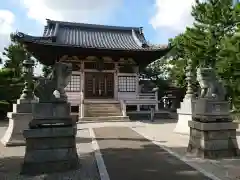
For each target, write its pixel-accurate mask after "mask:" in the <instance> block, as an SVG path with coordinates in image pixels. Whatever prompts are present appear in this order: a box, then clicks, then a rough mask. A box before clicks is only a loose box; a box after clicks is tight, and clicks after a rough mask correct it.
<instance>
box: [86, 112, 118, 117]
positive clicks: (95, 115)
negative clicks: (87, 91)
mask: <svg viewBox="0 0 240 180" xmlns="http://www.w3.org/2000/svg"><path fill="white" fill-rule="evenodd" d="M121 115H122V114H120V113H102V114H93V113H86V114H85V116H89V117H101V116H121Z"/></svg>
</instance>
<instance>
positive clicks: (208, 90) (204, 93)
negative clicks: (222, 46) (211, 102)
mask: <svg viewBox="0 0 240 180" xmlns="http://www.w3.org/2000/svg"><path fill="white" fill-rule="evenodd" d="M197 81H198V83H199V85H200V88H201V92H200V98H211V99H216V100H219V101H223V100H225V96H226V90H225V88H224V86H223V84H222V82H221V81H220V80H219V79H218V78H217V77H216V73H215V71H214V69H213V68H197Z"/></svg>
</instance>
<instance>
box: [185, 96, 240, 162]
mask: <svg viewBox="0 0 240 180" xmlns="http://www.w3.org/2000/svg"><path fill="white" fill-rule="evenodd" d="M193 106H194V111H193V120H192V121H189V122H188V124H189V127H190V138H189V144H188V148H187V152H188V153H189V154H191V155H194V156H197V157H201V158H209V159H216V158H229V157H234V156H237V155H238V151H239V149H238V144H237V139H236V129H237V128H238V124H237V123H233V122H232V119H231V116H230V111H229V104H228V102H226V101H217V100H214V99H209V98H200V99H198V100H196V101H194V104H193Z"/></svg>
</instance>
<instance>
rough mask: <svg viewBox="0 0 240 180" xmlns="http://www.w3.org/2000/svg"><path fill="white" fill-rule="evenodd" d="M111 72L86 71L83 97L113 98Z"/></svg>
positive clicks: (112, 77)
mask: <svg viewBox="0 0 240 180" xmlns="http://www.w3.org/2000/svg"><path fill="white" fill-rule="evenodd" d="M113 97H114V76H113V73H103V72H87V73H85V98H90V99H91V98H93V99H94V98H113Z"/></svg>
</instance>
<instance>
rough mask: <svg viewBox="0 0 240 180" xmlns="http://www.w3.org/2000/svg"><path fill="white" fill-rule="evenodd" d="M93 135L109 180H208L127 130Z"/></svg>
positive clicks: (97, 130)
mask: <svg viewBox="0 0 240 180" xmlns="http://www.w3.org/2000/svg"><path fill="white" fill-rule="evenodd" d="M94 132H95V135H96V137H97V138H96V139H97V141H98V145H99V147H100V149H101V154H102V156H103V159H104V163H105V165H106V167H107V171H108V174H109V176H110V179H114V180H122V179H129V180H130V179H131V180H148V179H151V180H159V179H178V180H208V179H209V178H208V177H205V176H204V175H203V174H201V173H200V172H198V171H197V170H195V169H193V168H192V167H191V166H189V165H187V164H186V163H185V162H183V161H181V160H179V159H178V158H176V157H175V156H173V155H171V154H170V153H169V152H167V151H165V150H164V149H162V148H161V147H159V146H157V145H155V144H153V143H152V142H151V141H149V140H147V139H146V138H144V137H142V136H141V135H139V134H138V133H136V132H135V131H133V130H131V129H130V128H126V127H125V128H112V127H111V128H95V129H94ZM128 137H129V138H128ZM175 150H176V148H175ZM185 150H186V147H178V151H185Z"/></svg>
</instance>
